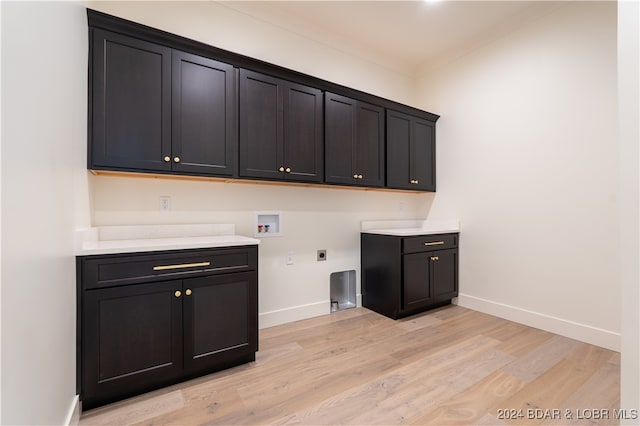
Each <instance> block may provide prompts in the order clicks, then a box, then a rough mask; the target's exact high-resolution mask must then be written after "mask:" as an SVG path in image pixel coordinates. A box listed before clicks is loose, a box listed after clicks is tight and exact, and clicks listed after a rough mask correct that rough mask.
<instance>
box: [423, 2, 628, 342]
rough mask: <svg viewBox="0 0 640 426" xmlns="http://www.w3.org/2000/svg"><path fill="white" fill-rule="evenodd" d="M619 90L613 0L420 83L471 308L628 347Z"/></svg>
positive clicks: (571, 8) (508, 40) (545, 21)
mask: <svg viewBox="0 0 640 426" xmlns="http://www.w3.org/2000/svg"><path fill="white" fill-rule="evenodd" d="M616 90H617V89H616V4H615V2H602V3H600V2H570V3H568V4H567V5H565V6H563V7H561V8H559V9H557V10H556V11H554V12H552V13H551V14H549V15H547V16H544V17H542V18H540V19H539V20H537V21H535V22H533V23H532V24H530V25H528V26H525V27H523V28H521V29H519V30H518V31H515V32H513V33H511V34H510V35H508V36H506V37H504V38H502V39H500V40H497V41H495V42H493V43H491V44H489V45H487V46H485V47H483V48H481V49H478V50H476V51H474V52H472V53H471V54H468V55H466V56H464V57H462V58H460V59H459V60H457V61H455V62H453V63H450V64H449V65H447V66H444V67H442V68H440V69H438V70H435V71H433V72H432V73H430V74H428V75H424V76H423V77H422V78H421V81H420V90H419V93H420V99H419V101H418V103H419V104H420V105H421V106H422V107H423V108H425V109H427V110H433V111H437V113H438V114H441V116H442V118H441V119H440V120H439V122H438V156H437V164H438V185H439V186H438V193H437V194H436V196H435V199H434V201H433V206H432V208H431V211H430V212H429V217H430V218H446V217H459V218H460V220H461V226H462V230H463V233H462V235H461V238H460V250H461V256H460V262H461V263H460V294H461V296H460V298H459V303H460V304H461V305H463V306H469V307H472V308H475V309H478V310H481V311H485V312H488V313H492V314H495V315H498V316H502V317H506V318H510V319H513V320H516V321H521V322H525V323H528V324H530V325H533V326H537V327H540V328H544V329H547V330H551V331H554V332H556V333H559V334H564V335H568V336H570V337H574V338H578V339H581V340H586V341H590V342H592V343H595V344H599V345H601V346H605V347H609V348H614V349H619V345H620V336H619V333H620V297H621V293H620V272H619V271H620V268H619V255H620V250H619V229H618V223H619V217H618V213H619V196H620V195H619V191H618V187H619V186H618V161H619V158H618V144H617V140H616V138H617V113H616V110H617V97H616V96H617V91H616Z"/></svg>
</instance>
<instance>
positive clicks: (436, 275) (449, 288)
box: [430, 249, 458, 300]
mask: <svg viewBox="0 0 640 426" xmlns="http://www.w3.org/2000/svg"><path fill="white" fill-rule="evenodd" d="M430 258H433V260H431V261H430V262H431V264H430V265H431V282H432V288H433V298H434V299H436V300H444V299H451V298H452V297H456V296H457V295H458V250H457V249H450V250H439V251H436V252H432V253H431V254H430Z"/></svg>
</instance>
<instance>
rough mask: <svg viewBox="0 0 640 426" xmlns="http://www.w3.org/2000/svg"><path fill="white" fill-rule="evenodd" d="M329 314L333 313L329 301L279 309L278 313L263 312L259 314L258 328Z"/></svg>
mask: <svg viewBox="0 0 640 426" xmlns="http://www.w3.org/2000/svg"><path fill="white" fill-rule="evenodd" d="M329 313H331V305H330V303H329V301H328V300H326V301H323V302H316V303H310V304H307V305H299V306H293V307H291V308H284V309H278V310H276V311H270V312H262V313H260V314H258V324H259V326H258V328H267V327H273V326H274V325H280V324H286V323H288V322H293V321H299V320H303V319H307V318H313V317H319V316H320V315H327V314H329Z"/></svg>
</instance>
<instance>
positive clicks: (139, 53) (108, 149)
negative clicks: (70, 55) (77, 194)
mask: <svg viewBox="0 0 640 426" xmlns="http://www.w3.org/2000/svg"><path fill="white" fill-rule="evenodd" d="M90 78H91V81H90V87H91V88H92V91H91V92H90V94H89V95H90V104H89V108H90V117H91V120H92V121H91V130H92V131H91V138H92V140H91V142H92V143H90V144H89V147H90V153H89V155H90V157H89V158H90V163H91V164H90V167H92V168H93V167H95V168H107V169H125V170H126V169H130V170H131V169H133V170H170V169H171V163H170V162H168V161H165V157H167V156H169V155H170V153H171V139H170V138H171V49H169V48H166V47H163V46H159V45H156V44H153V43H147V42H145V41H141V40H137V39H134V38H131V37H126V36H123V35H120V34H115V33H111V32H108V31H103V30H100V29H94V30H93V49H92V58H91V77H90Z"/></svg>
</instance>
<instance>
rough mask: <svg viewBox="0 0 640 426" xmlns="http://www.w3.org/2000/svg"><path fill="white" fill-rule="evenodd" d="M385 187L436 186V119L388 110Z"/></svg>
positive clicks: (425, 187)
mask: <svg viewBox="0 0 640 426" xmlns="http://www.w3.org/2000/svg"><path fill="white" fill-rule="evenodd" d="M387 187H388V188H398V189H415V190H422V191H435V190H436V176H435V123H432V122H430V121H427V120H423V119H420V118H417V117H414V116H411V115H407V114H403V113H400V112H396V111H392V110H387Z"/></svg>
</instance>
